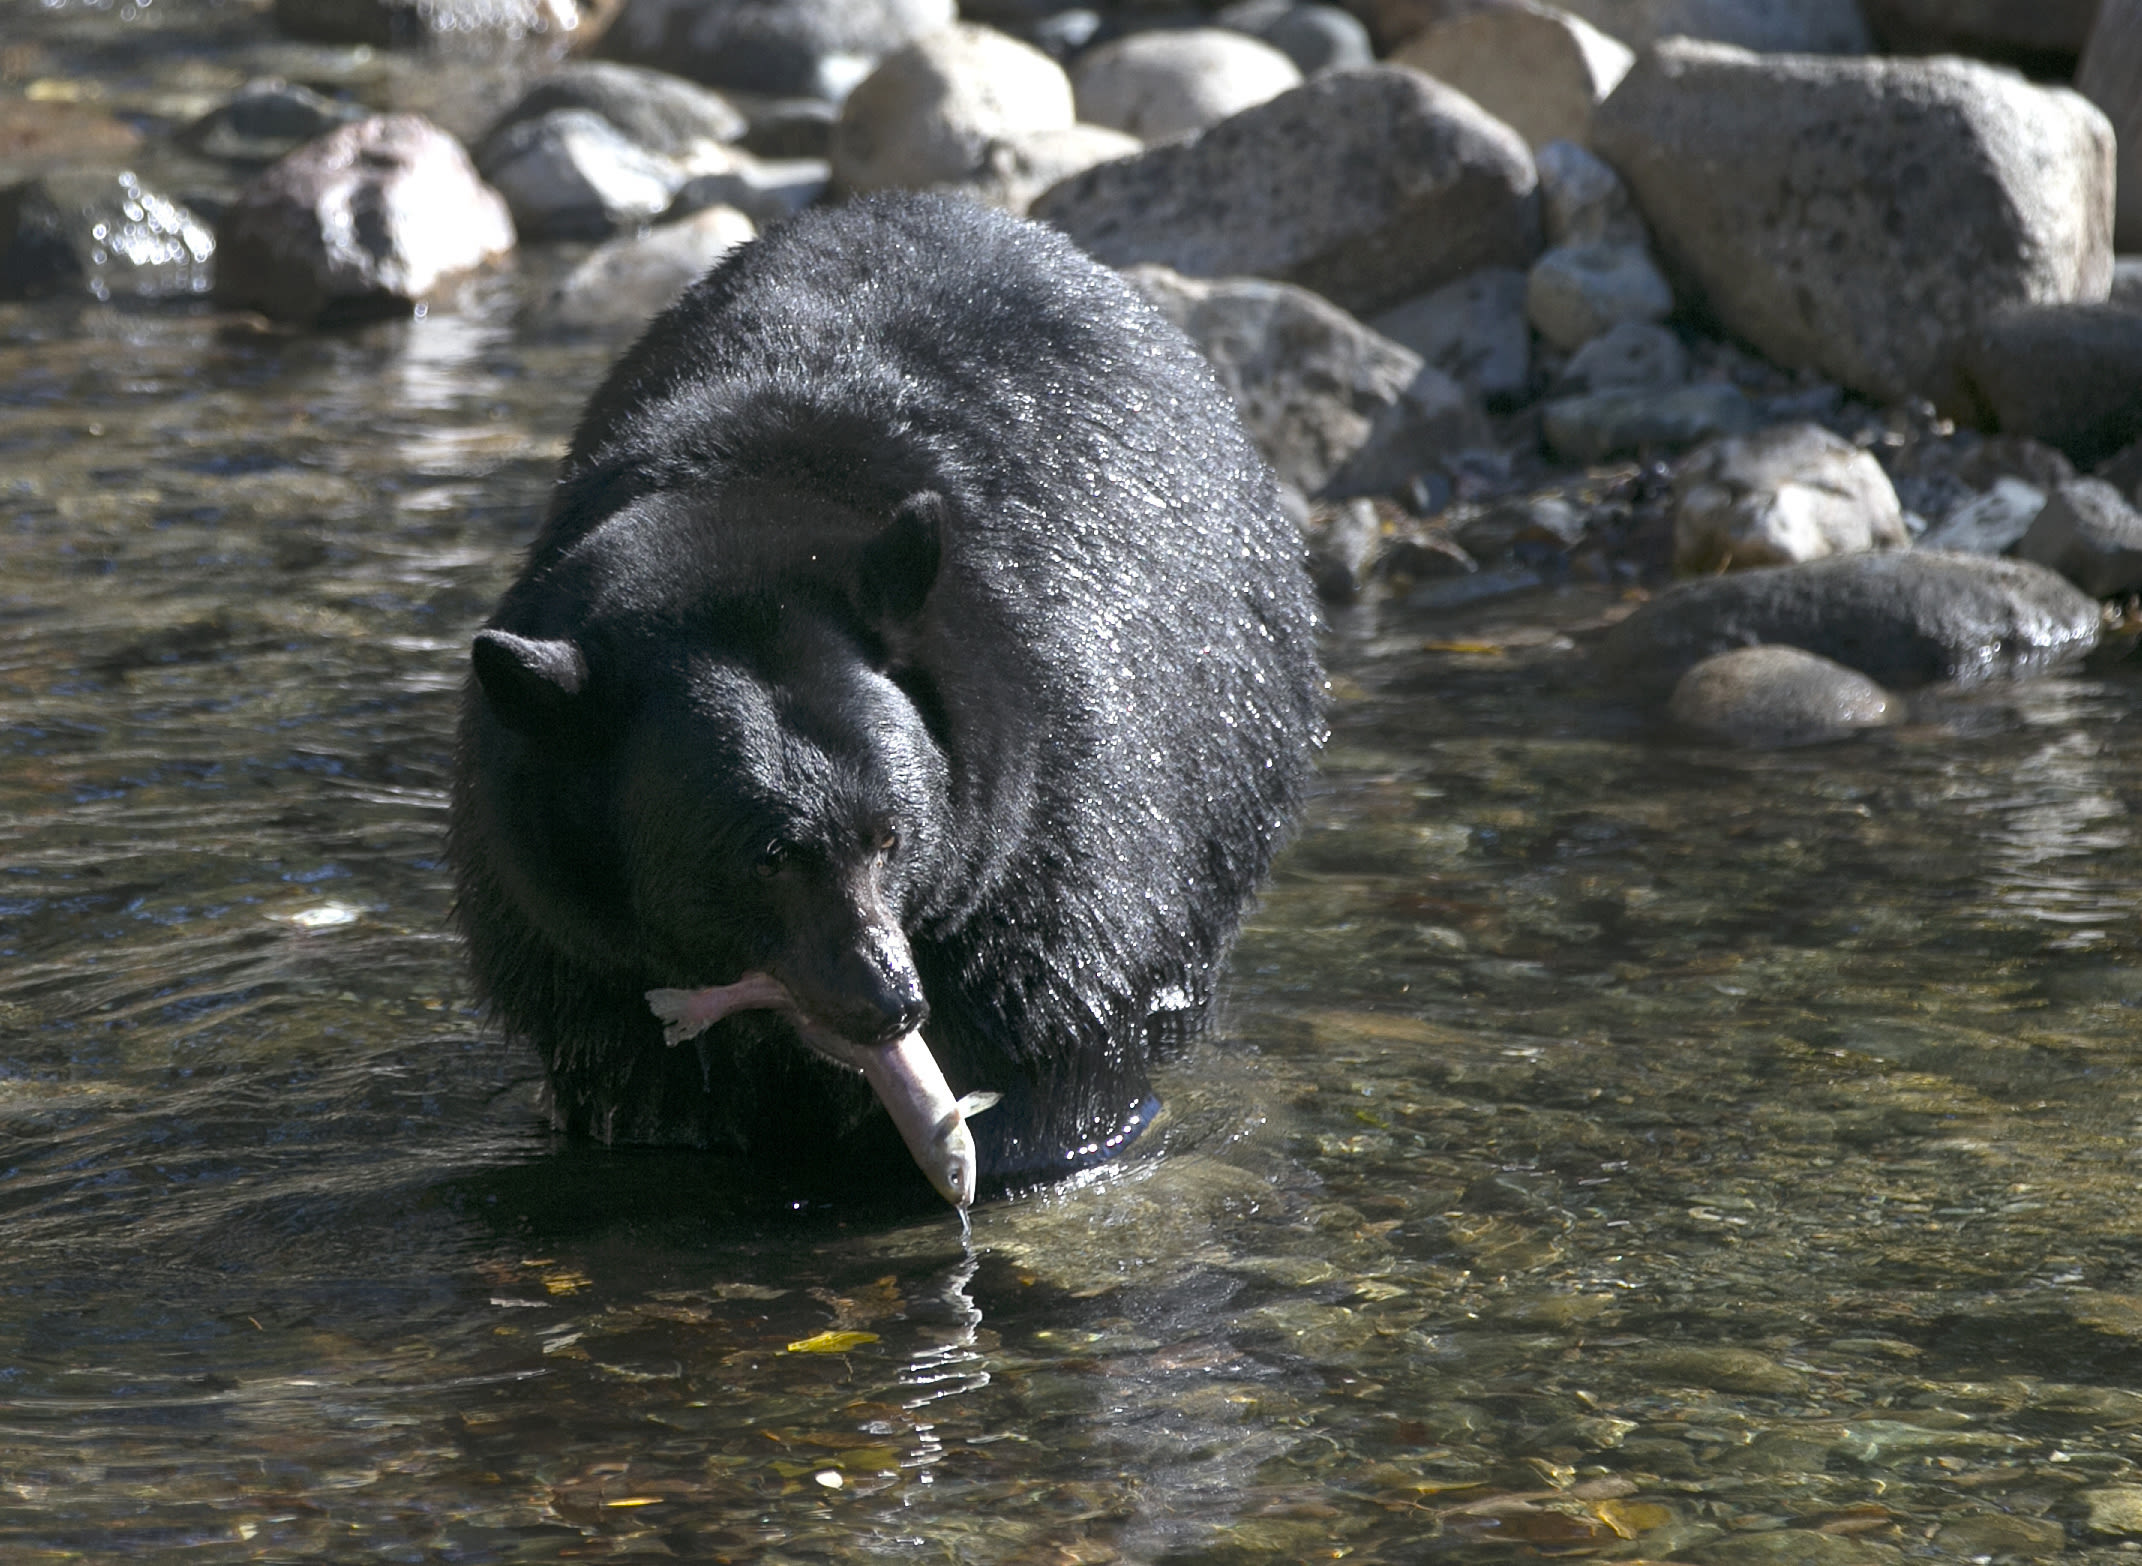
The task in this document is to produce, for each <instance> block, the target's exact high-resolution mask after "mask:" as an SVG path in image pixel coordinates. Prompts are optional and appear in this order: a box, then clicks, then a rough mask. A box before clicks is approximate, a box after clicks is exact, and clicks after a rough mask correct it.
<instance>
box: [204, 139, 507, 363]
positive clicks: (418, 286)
mask: <svg viewBox="0 0 2142 1566" xmlns="http://www.w3.org/2000/svg"><path fill="white" fill-rule="evenodd" d="M513 242H514V234H513V219H512V217H511V216H510V215H509V214H508V213H507V210H506V203H505V201H504V199H503V198H502V197H500V195H499V194H498V192H497V191H495V190H493V189H491V188H490V187H489V186H488V185H486V184H484V183H483V182H482V180H480V179H478V178H477V175H476V169H475V167H474V165H472V164H471V163H470V162H469V158H468V154H467V153H465V152H463V151H462V150H461V144H460V143H459V142H457V141H455V140H454V139H453V137H451V136H449V135H447V134H446V133H445V132H444V131H442V130H440V129H439V128H438V127H437V126H435V125H433V124H431V123H430V122H429V121H427V120H425V119H422V118H421V117H419V116H417V115H414V114H383V115H376V116H374V117H373V118H371V119H366V120H359V121H358V122H356V123H355V124H353V125H347V126H344V127H343V128H342V129H341V130H338V131H335V132H333V133H332V134H330V135H327V136H323V137H321V138H320V139H319V140H318V141H313V142H308V143H307V144H306V145H305V146H303V147H300V148H299V149H298V150H297V151H296V152H293V153H291V154H290V155H289V156H288V157H286V158H284V159H283V160H282V161H281V162H279V163H275V164H272V165H270V166H269V167H268V168H267V169H266V170H264V171H263V172H262V173H261V174H260V175H259V177H258V178H256V179H255V180H254V181H253V182H252V183H251V184H249V185H247V186H246V187H245V189H243V190H242V191H240V192H239V194H238V198H237V200H235V201H234V202H233V203H232V204H231V206H230V209H229V210H228V211H226V212H225V213H224V215H223V220H222V222H221V223H220V224H218V225H217V231H216V244H217V265H216V287H215V293H216V297H217V299H219V300H221V301H222V302H223V303H225V304H231V305H238V306H241V307H245V308H250V309H255V310H260V311H263V312H264V313H266V314H268V315H271V316H276V317H278V318H280V319H283V320H290V321H303V322H316V321H323V320H324V321H332V320H338V319H346V318H354V317H361V316H365V315H379V314H391V313H400V312H403V311H407V310H408V309H410V308H411V307H412V306H414V305H415V304H416V302H417V301H418V300H420V299H423V298H425V297H426V296H427V295H429V294H431V293H433V292H434V291H435V290H436V289H438V288H439V286H440V285H441V284H442V283H444V282H446V281H447V280H448V279H449V278H452V277H453V276H455V275H456V274H458V273H462V272H467V271H470V270H473V269H474V268H476V267H479V266H482V265H484V264H485V263H486V262H488V261H491V260H493V259H495V258H496V257H498V256H501V255H504V254H505V253H506V252H507V251H509V250H511V249H512V248H513Z"/></svg>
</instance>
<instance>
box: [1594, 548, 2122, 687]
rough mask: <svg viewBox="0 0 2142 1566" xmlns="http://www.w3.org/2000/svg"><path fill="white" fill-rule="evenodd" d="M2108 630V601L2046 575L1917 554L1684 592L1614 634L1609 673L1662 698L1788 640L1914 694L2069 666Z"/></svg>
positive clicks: (1827, 564) (1709, 583) (1705, 583)
mask: <svg viewBox="0 0 2142 1566" xmlns="http://www.w3.org/2000/svg"><path fill="white" fill-rule="evenodd" d="M2100 626H2101V619H2100V616H2099V613H2098V603H2097V600H2096V599H2094V598H2092V597H2090V596H2089V595H2088V594H2086V593H2084V592H2082V591H2081V590H2080V589H2078V588H2077V587H2076V586H2075V585H2074V584H2073V583H2071V582H2069V581H2067V580H2066V579H2065V578H2064V577H2062V576H2060V575H2059V574H2058V573H2057V572H2053V571H2048V570H2046V569H2045V568H2044V567H2043V566H2038V565H2032V564H2031V563H2030V562H2028V561H2024V560H1995V559H1988V558H1986V557H1984V556H1981V555H1952V554H1942V553H1938V552H1936V551H1933V550H1924V549H1910V550H1898V551H1895V552H1893V553H1888V554H1869V555H1838V556H1833V557H1832V558H1830V559H1827V560H1815V561H1810V562H1809V563H1808V564H1806V565H1795V566H1777V567H1774V568H1772V569H1770V570H1767V571H1734V572H1730V573H1728V574H1726V575H1724V576H1710V577H1699V578H1697V579H1695V580H1693V581H1688V582H1683V583H1681V584H1680V585H1678V586H1676V587H1673V588H1670V589H1668V590H1667V591H1666V592H1663V593H1661V594H1659V595H1658V596H1657V597H1656V598H1654V599H1652V600H1651V601H1650V602H1649V603H1646V604H1644V605H1643V606H1642V607H1640V608H1639V609H1638V610H1637V611H1636V612H1635V613H1634V614H1632V615H1630V616H1629V617H1628V618H1627V619H1626V620H1623V621H1622V622H1621V623H1620V624H1619V625H1616V626H1615V627H1614V628H1613V629H1612V630H1610V631H1608V632H1607V633H1606V636H1605V637H1604V638H1603V639H1602V640H1601V642H1600V646H1599V659H1598V662H1599V666H1600V668H1601V669H1602V670H1604V671H1605V672H1606V673H1607V674H1608V675H1609V677H1611V678H1614V679H1617V680H1620V681H1622V682H1625V683H1626V684H1628V685H1630V686H1632V687H1635V688H1637V689H1655V690H1658V691H1660V692H1661V693H1663V692H1664V691H1666V690H1668V689H1671V687H1672V686H1673V685H1674V684H1675V683H1676V682H1677V681H1679V679H1680V678H1681V676H1682V675H1683V674H1685V673H1687V672H1688V670H1689V669H1691V668H1692V667H1694V666H1695V665H1696V664H1698V663H1700V662H1702V661H1703V660H1704V659H1705V658H1709V657H1712V656H1714V655H1716V654H1718V653H1722V652H1729V651H1731V650H1732V649H1733V648H1736V647H1749V646H1754V645H1756V644H1759V643H1771V642H1782V643H1785V644H1786V645H1788V646H1793V647H1801V648H1805V649H1806V650H1807V651H1809V652H1812V653H1819V654H1821V655H1822V656H1823V657H1825V658H1831V659H1834V660H1835V661H1836V662H1838V663H1841V664H1844V665H1845V666H1846V667H1847V668H1852V669H1857V670H1859V672H1860V673H1862V674H1864V675H1866V676H1867V677H1868V678H1870V679H1873V680H1876V681H1879V682H1880V683H1881V684H1883V685H1886V686H1890V687H1892V688H1899V687H1902V688H1909V687H1912V686H1918V685H1928V684H1933V683H1936V682H1938V681H1944V680H1956V681H1960V682H1975V681H1979V680H1987V679H1997V678H2003V677H2010V676H2020V675H2030V674H2041V673H2045V672H2048V671H2051V670H2054V669H2058V668H2061V667H2064V666H2065V665H2067V664H2070V663H2073V662H2075V661H2077V660H2079V659H2081V658H2082V657H2083V656H2084V655H2085V654H2087V653H2088V652H2089V651H2090V649H2091V648H2093V647H2095V646H2096V645H2097V640H2098V635H2099V632H2100Z"/></svg>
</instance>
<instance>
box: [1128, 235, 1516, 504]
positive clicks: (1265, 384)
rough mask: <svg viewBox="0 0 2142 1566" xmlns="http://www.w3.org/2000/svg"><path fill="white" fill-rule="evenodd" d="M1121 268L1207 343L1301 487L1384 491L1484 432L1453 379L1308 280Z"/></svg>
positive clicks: (1259, 433)
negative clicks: (1299, 284)
mask: <svg viewBox="0 0 2142 1566" xmlns="http://www.w3.org/2000/svg"><path fill="white" fill-rule="evenodd" d="M1125 275H1126V276H1127V277H1128V278H1129V280H1130V282H1131V284H1132V285H1133V286H1134V287H1136V288H1137V289H1138V291H1139V292H1140V293H1142V294H1144V295H1145V297H1146V298H1147V299H1148V300H1150V301H1151V302H1152V303H1153V305H1154V306H1155V307H1156V308H1157V309H1158V310H1159V311H1160V313H1161V314H1163V315H1165V316H1167V317H1168V319H1169V320H1171V321H1173V322H1174V323H1175V324H1176V325H1177V326H1179V327H1181V328H1182V330H1183V331H1184V333H1185V334H1187V335H1188V336H1189V338H1190V340H1191V341H1193V342H1195V343H1196V344H1197V345H1198V347H1199V348H1200V349H1202V350H1203V352H1204V354H1205V356H1206V358H1207V359H1209V360H1210V361H1211V362H1212V366H1213V369H1214V371H1215V372H1216V373H1217V374H1218V376H1219V378H1220V383H1221V384H1222V385H1223V386H1225V387H1226V388H1227V389H1228V391H1229V392H1230V393H1231V394H1232V395H1233V397H1234V399H1235V405H1236V406H1237V407H1238V408H1239V409H1241V411H1242V418H1243V423H1244V424H1245V425H1246V426H1248V428H1249V432H1250V435H1251V437H1252V438H1253V439H1255V440H1256V442H1257V445H1258V448H1259V449H1260V450H1261V451H1263V453H1264V455H1265V458H1266V460H1268V461H1269V462H1270V463H1271V464H1272V466H1273V469H1274V470H1275V471H1276V472H1277V473H1278V474H1279V476H1280V478H1281V479H1282V480H1283V481H1284V482H1286V483H1289V484H1292V485H1293V486H1294V487H1295V488H1297V489H1299V490H1301V491H1302V492H1303V493H1304V494H1309V495H1322V496H1325V497H1327V498H1338V497H1343V496H1349V495H1360V494H1377V493H1387V492H1389V491H1392V490H1395V489H1397V488H1399V487H1400V486H1401V485H1403V484H1404V483H1405V482H1406V481H1407V480H1408V479H1410V478H1411V477H1412V476H1413V475H1414V474H1415V473H1417V472H1419V471H1421V470H1422V469H1423V468H1425V467H1428V466H1429V465H1431V464H1433V463H1434V462H1435V461H1436V460H1437V459H1438V458H1441V457H1445V456H1447V455H1449V454H1450V453H1452V452H1455V451H1460V450H1463V449H1465V448H1467V447H1470V446H1476V445H1481V444H1484V443H1485V442H1486V440H1487V423H1486V420H1485V418H1484V417H1483V416H1482V414H1481V411H1480V409H1479V407H1478V405H1477V404H1476V403H1475V402H1474V400H1473V399H1472V398H1471V397H1470V396H1469V395H1467V394H1466V393H1465V392H1464V391H1463V389H1462V388H1460V387H1459V386H1458V385H1457V384H1456V383H1455V382H1454V381H1452V380H1451V379H1450V378H1449V377H1447V376H1445V375H1443V374H1441V373H1440V372H1439V371H1437V370H1434V369H1432V368H1429V367H1427V366H1425V365H1423V364H1422V362H1421V359H1420V356H1419V355H1417V354H1415V353H1413V352H1411V351H1409V350H1408V349H1405V348H1402V347H1400V346H1399V345H1398V344H1397V343H1394V342H1392V341H1390V340H1389V339H1388V338H1385V337H1382V336H1380V335H1378V334H1377V333H1375V332H1373V331H1371V330H1369V328H1367V327H1366V326H1363V325H1362V324H1361V323H1360V322H1359V321H1357V320H1355V319H1354V318H1353V317H1352V316H1350V315H1348V314H1347V313H1346V312H1345V311H1343V310H1341V309H1339V308H1338V307H1337V306H1335V305H1333V304H1331V303H1330V302H1329V301H1327V300H1324V299H1321V298H1319V297H1318V296H1317V295H1315V294H1313V293H1310V292H1309V291H1308V290H1307V289H1305V288H1296V287H1293V286H1291V285H1289V284H1286V283H1274V282H1269V281H1266V280H1265V279H1262V278H1222V279H1219V280H1217V281H1205V280H1201V279H1196V278H1186V277H1183V276H1181V275H1179V274H1177V273H1174V272H1171V271H1169V270H1167V269H1166V268H1165V267H1153V266H1140V267H1132V268H1130V269H1129V270H1128V271H1127V272H1126V273H1125Z"/></svg>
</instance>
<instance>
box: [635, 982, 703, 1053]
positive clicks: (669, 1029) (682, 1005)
mask: <svg viewBox="0 0 2142 1566" xmlns="http://www.w3.org/2000/svg"><path fill="white" fill-rule="evenodd" d="M695 993H697V992H696V991H693V990H649V991H648V992H647V1009H648V1010H649V1011H651V1012H653V1013H654V1014H655V1016H656V1018H657V1019H658V1020H659V1021H660V1022H661V1024H662V1042H663V1043H665V1044H668V1045H671V1046H675V1045H678V1044H682V1043H683V1042H684V1041H685V1040H686V1039H691V1038H697V1037H698V1036H699V1035H700V1034H702V1033H704V1032H706V1030H707V1029H708V1028H709V1027H711V1026H712V1025H713V1023H712V1020H711V1019H709V1018H703V1017H695V1016H693V1015H692V1010H693V1007H692V997H693V996H694V994H695Z"/></svg>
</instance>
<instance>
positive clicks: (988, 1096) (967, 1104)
mask: <svg viewBox="0 0 2142 1566" xmlns="http://www.w3.org/2000/svg"><path fill="white" fill-rule="evenodd" d="M1003 1096H1004V1095H1003V1094H1002V1093H991V1092H989V1091H987V1090H986V1089H985V1090H984V1091H982V1092H980V1093H969V1094H968V1095H967V1096H966V1097H965V1098H963V1099H961V1100H960V1101H959V1112H960V1116H961V1118H963V1119H964V1118H965V1117H967V1116H969V1115H979V1114H980V1113H981V1112H982V1111H983V1110H985V1109H988V1108H991V1107H992V1106H994V1105H995V1104H996V1102H997V1101H998V1100H999V1099H1001V1098H1002V1097H1003Z"/></svg>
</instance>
